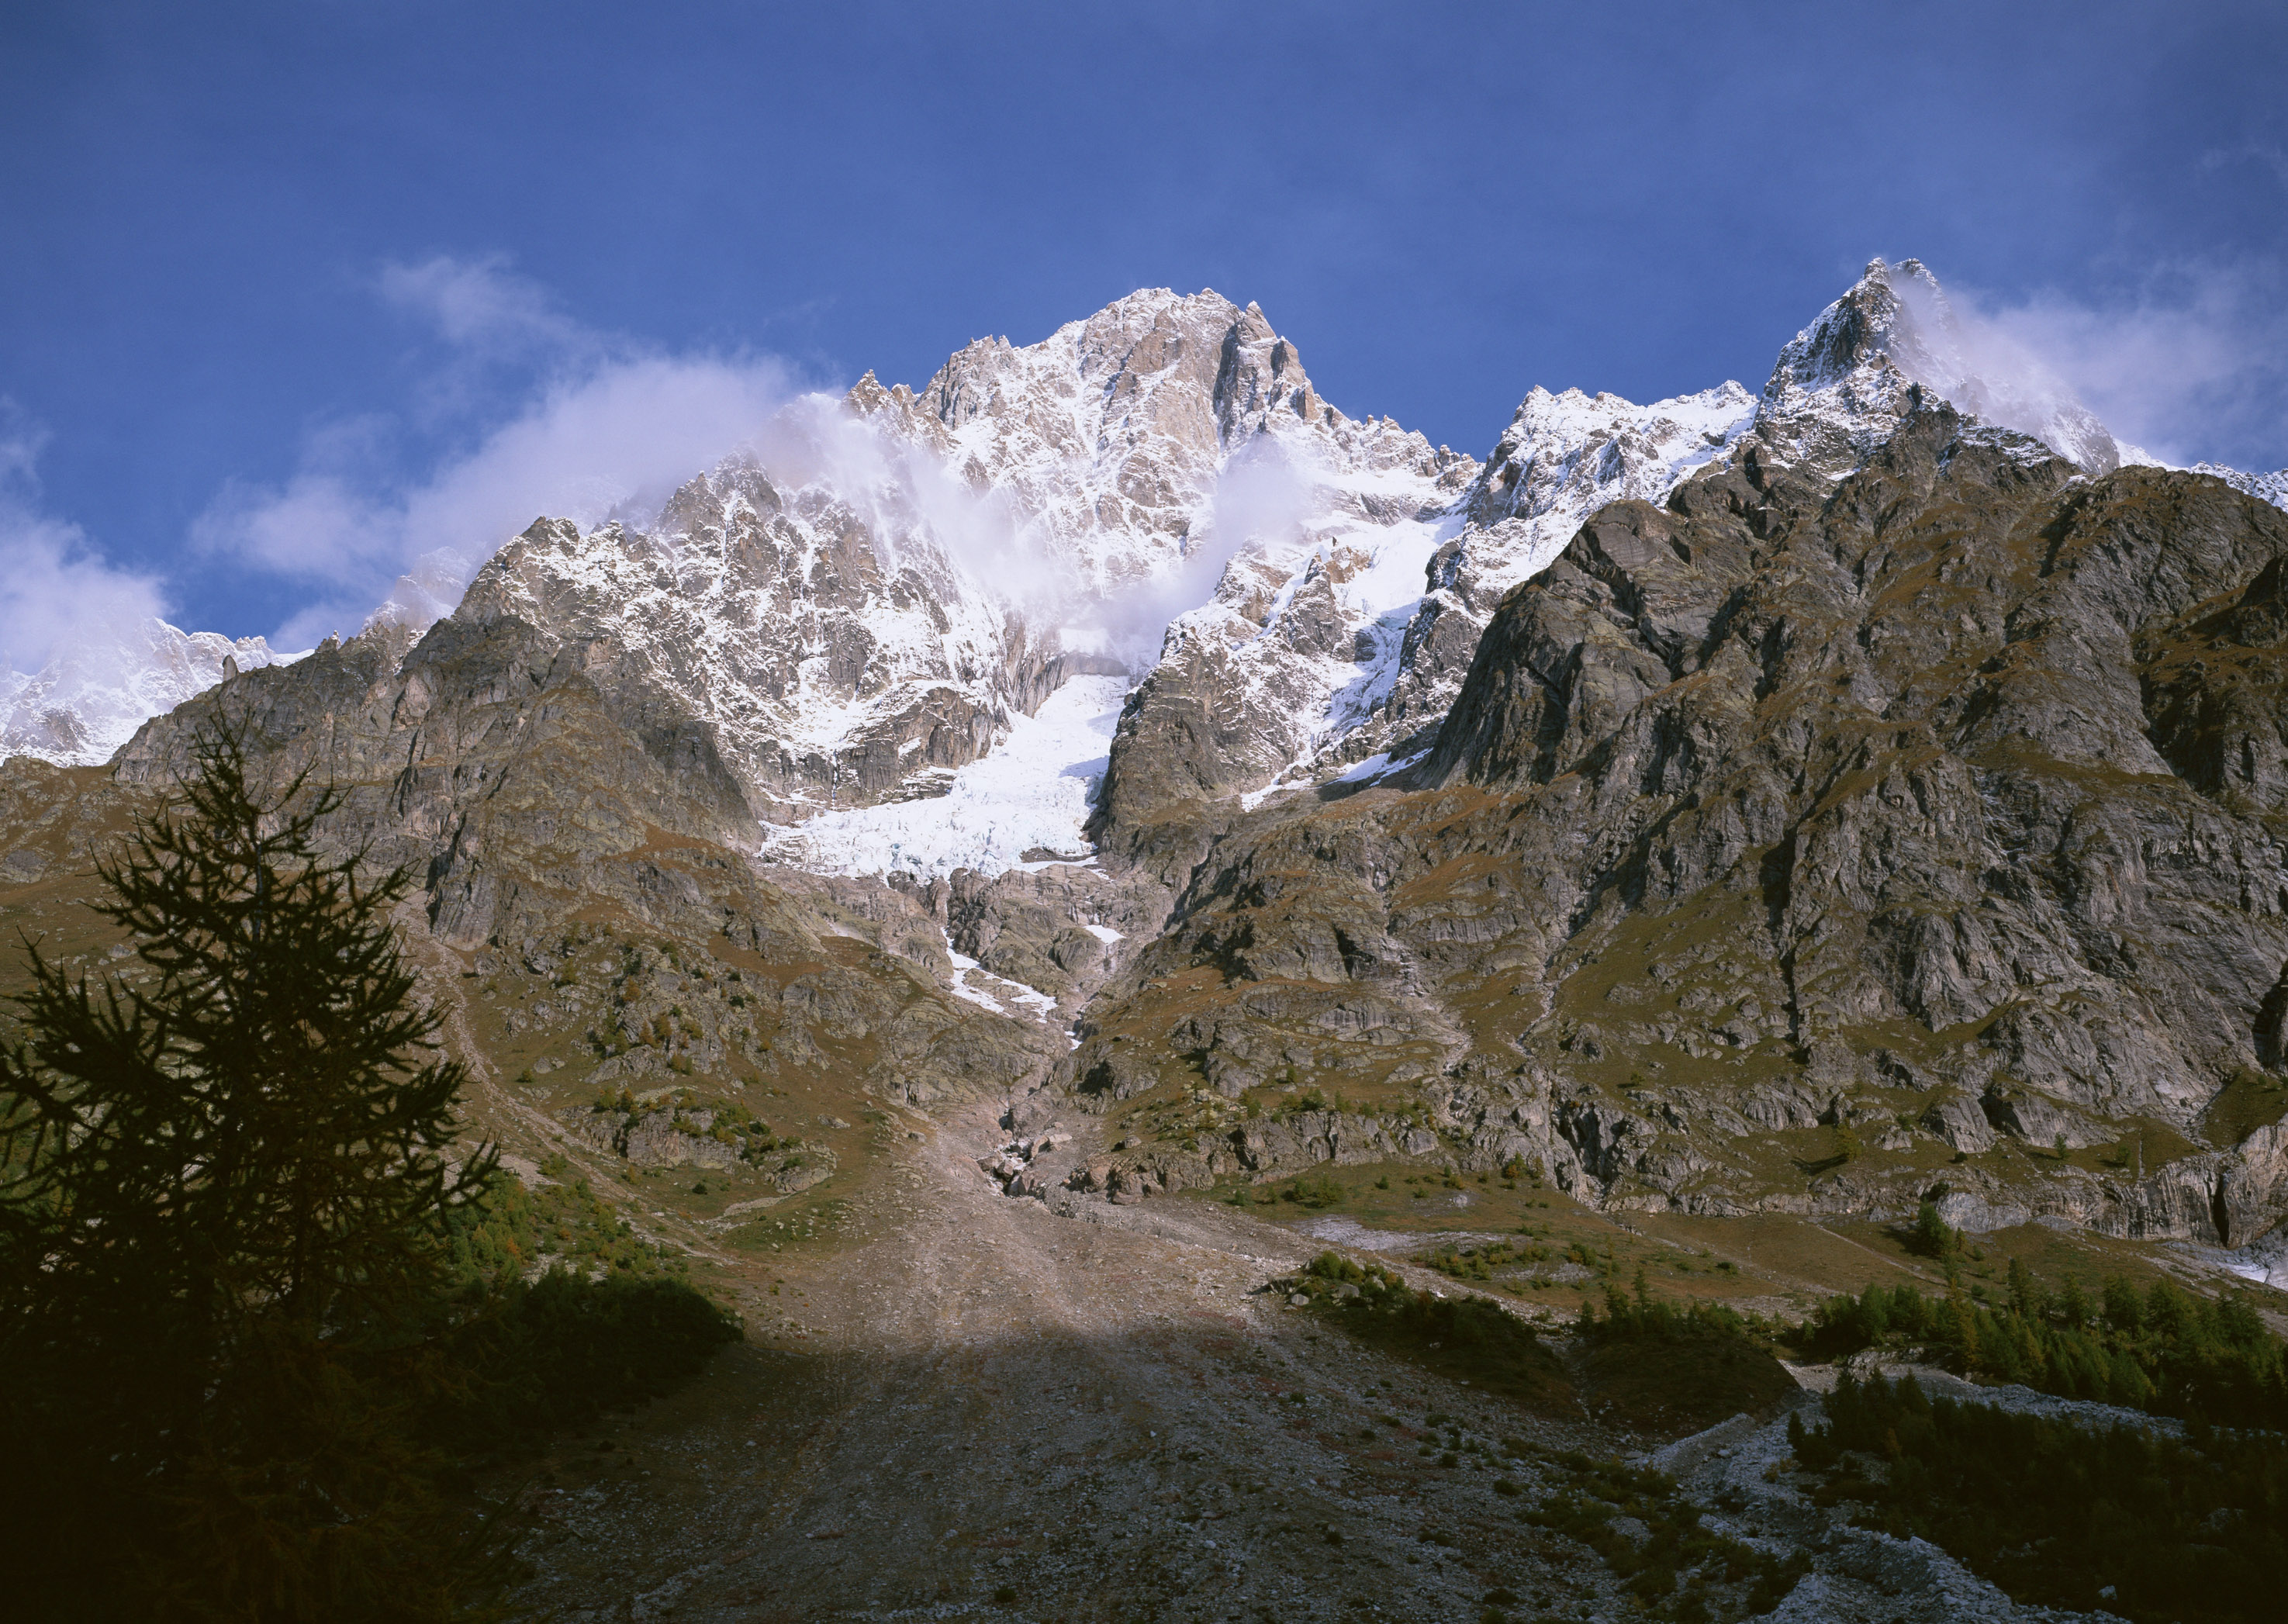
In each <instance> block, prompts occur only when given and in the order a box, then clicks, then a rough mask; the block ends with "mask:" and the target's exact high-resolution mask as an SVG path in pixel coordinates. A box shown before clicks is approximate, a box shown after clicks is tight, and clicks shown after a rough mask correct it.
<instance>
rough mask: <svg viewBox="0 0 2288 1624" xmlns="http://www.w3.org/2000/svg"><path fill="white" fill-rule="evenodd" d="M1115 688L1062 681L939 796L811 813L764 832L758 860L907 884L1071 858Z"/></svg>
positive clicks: (1106, 741)
mask: <svg viewBox="0 0 2288 1624" xmlns="http://www.w3.org/2000/svg"><path fill="white" fill-rule="evenodd" d="M1126 688H1127V683H1126V681H1125V680H1124V678H1121V677H1100V676H1099V677H1071V678H1069V679H1068V680H1067V681H1066V682H1065V684H1064V685H1062V686H1061V687H1060V688H1059V689H1058V690H1057V691H1056V692H1055V693H1053V694H1051V695H1050V696H1049V697H1048V698H1047V699H1046V700H1045V701H1043V702H1042V705H1041V707H1040V709H1038V710H1037V711H1036V712H1034V713H1033V714H1032V715H1031V716H1019V717H1015V718H1014V719H1013V721H1012V722H1011V724H1010V727H1009V732H1008V734H1007V736H1006V737H1005V739H1003V740H1002V741H1001V742H1000V743H999V744H998V745H997V747H996V748H995V749H993V750H992V751H991V752H990V753H989V754H987V755H985V756H982V757H979V758H978V759H976V760H974V761H972V762H969V763H967V764H965V765H963V766H961V767H958V768H956V769H954V770H953V771H952V772H949V773H947V774H946V775H945V782H944V793H943V794H942V795H940V796H933V797H931V798H929V799H926V800H917V801H898V802H893V803H890V804H886V805H880V806H864V807H852V808H848V809H846V810H840V811H831V812H816V813H814V814H813V815H812V816H811V817H810V818H809V819H808V820H806V821H805V822H803V823H801V824H799V825H798V826H796V827H794V828H787V829H773V830H769V831H767V833H766V836H765V841H764V846H763V852H764V855H766V856H767V857H769V858H771V859H772V860H775V861H779V862H783V863H788V864H790V865H792V866H794V867H800V868H804V869H807V870H808V871H810V872H811V873H814V874H859V875H865V874H872V875H886V874H891V873H899V872H902V873H906V874H910V875H914V876H915V877H916V878H918V879H933V878H935V877H937V876H939V875H949V874H951V873H952V872H953V871H954V870H955V869H957V868H973V869H975V870H977V871H978V872H979V873H981V874H985V875H995V874H1001V873H1004V872H1005V871H1007V870H1008V869H1011V868H1013V867H1018V866H1020V865H1021V864H1023V863H1025V862H1026V861H1027V857H1026V854H1027V853H1028V852H1049V853H1053V854H1055V855H1056V856H1059V857H1072V858H1077V857H1081V856H1083V855H1084V854H1085V853H1086V852H1088V850H1089V845H1088V842H1087V840H1086V838H1085V837H1084V836H1083V835H1082V832H1081V830H1082V826H1083V825H1084V823H1085V822H1086V821H1087V819H1088V812H1089V806H1090V803H1091V801H1092V798H1093V797H1094V796H1095V793H1096V787H1097V782H1098V780H1099V779H1100V778H1101V777H1102V775H1103V772H1104V765H1105V757H1106V752H1107V750H1108V748H1109V747H1110V745H1111V742H1112V730H1113V725H1114V723H1115V722H1116V721H1117V720H1118V719H1119V716H1120V701H1121V697H1122V695H1123V693H1124V692H1125V690H1126Z"/></svg>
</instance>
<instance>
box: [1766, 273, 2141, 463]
mask: <svg viewBox="0 0 2288 1624" xmlns="http://www.w3.org/2000/svg"><path fill="white" fill-rule="evenodd" d="M1918 385H1919V386H1920V387H1921V388H1922V389H1924V390H1926V391H1928V392H1933V393H1935V394H1938V395H1941V396H1943V397H1944V398H1945V399H1946V400H1949V401H1950V402H1951V403H1952V404H1953V405H1954V406H1955V407H1956V408H1958V409H1959V410H1960V411H1962V412H1964V413H1966V414H1967V415H1968V416H1974V417H1976V418H1978V419H1979V420H1980V421H1981V422H1983V423H1987V424H1993V425H1994V426H1996V427H1998V428H2005V429H2014V430H2016V431H2017V432H2020V433H2022V434H2028V435H2030V436H2032V437H2033V438H2035V439H2037V440H2041V441H2043V442H2044V443H2045V444H2046V445H2047V446H2048V447H2049V448H2051V449H2052V450H2054V451H2055V452H2056V453H2057V454H2058V455H2059V456H2063V457H2065V458H2067V459H2068V460H2070V461H2071V462H2073V463H2077V464H2078V465H2079V466H2081V467H2082V468H2084V469H2085V470H2087V471H2089V472H2091V473H2093V474H2096V473H2110V472H2112V471H2113V470H2114V469H2115V468H2117V467H2118V466H2119V465H2120V463H2121V452H2120V448H2119V447H2118V446H2117V445H2116V443H2115V441H2114V439H2113V436H2112V435H2111V434H2110V433H2109V432H2107V431H2106V427H2105V425H2104V424H2101V423H2100V422H2099V421H2098V420H2097V418H2096V417H2095V416H2093V415H2092V414H2091V413H2090V411H2089V409H2088V408H2086V407H2085V406H2083V405H2082V404H2081V402H2080V401H2079V400H2076V399H2075V398H2074V396H2073V392H2072V391H2071V390H2070V389H2069V388H2067V386H2066V385H2065V384H2063V383H2062V382H2061V381H2060V380H2059V379H2058V378H2057V377H2056V376H2054V375H2053V374H2051V373H2050V372H2049V371H2048V370H2047V369H2046V368H2044V367H2043V366H2042V365H2041V364H2040V363H2039V362H2038V360H2035V359H2034V357H2032V356H2031V355H2030V354H2028V353H2026V352H2024V351H2023V350H2022V349H2021V348H2019V347H2018V346H2016V345H2014V344H2012V343H2011V342H2010V341H2009V340H2008V339H2007V338H2006V337H2003V336H2002V335H2000V334H1998V333H1996V332H1994V331H1992V330H1991V329H1988V328H1986V327H1985V326H1983V325H1982V324H1979V323H1974V322H1969V321H1964V320H1962V319H1961V318H1960V317H1959V316H1958V313H1956V311H1955V308H1954V306H1953V305H1952V304H1951V303H1950V301H1949V300H1948V298H1947V297H1946V293H1945V290H1944V289H1942V288H1940V286H1939V284H1938V279H1937V278H1936V277H1934V276H1933V275H1932V274H1931V273H1930V272H1929V270H1928V269H1927V267H1925V266H1924V265H1923V264H1922V262H1921V261H1919V260H1915V259H1903V260H1901V261H1900V262H1899V263H1898V264H1897V265H1889V264H1887V263H1886V262H1884V261H1883V260H1881V259H1876V260H1873V261H1871V262H1870V263H1869V265H1868V266H1867V269H1866V272H1865V273H1864V274H1863V275H1862V276H1861V277H1860V279H1859V281H1857V282H1856V283H1855V284H1854V285H1853V287H1852V288H1851V289H1850V291H1849V292H1847V293H1846V294H1845V295H1844V296H1843V297H1841V298H1839V299H1838V300H1836V301H1835V303H1833V304H1832V305H1829V306H1828V307H1827V308H1826V309H1825V310H1823V311H1822V312H1821V313H1819V318H1818V320H1816V321H1814V322H1813V323H1812V324H1811V325H1810V326H1809V327H1807V328H1806V329H1803V331H1801V332H1799V333H1798V334H1797V335H1796V336H1795V337H1794V338H1793V339H1791V341H1790V342H1789V343H1788V345H1786V347H1785V348H1784V349H1782V350H1781V352H1780V355H1779V361H1778V364H1777V365H1776V366H1775V367H1774V368H1772V376H1771V378H1770V381H1769V382H1768V383H1767V384H1765V385H1764V394H1763V400H1762V401H1761V402H1760V405H1759V406H1758V408H1757V413H1756V429H1757V432H1758V434H1759V435H1760V437H1761V438H1762V439H1763V440H1764V441H1765V442H1766V443H1767V444H1768V445H1769V446H1771V447H1772V448H1773V449H1774V450H1776V451H1777V452H1778V453H1779V454H1780V455H1782V456H1786V457H1789V458H1790V459H1791V460H1795V461H1799V462H1804V463H1810V464H1811V465H1812V466H1814V467H1815V468H1818V469H1820V470H1822V471H1825V472H1829V473H1842V472H1844V471H1847V470H1849V469H1850V468H1852V467H1854V466H1855V465H1856V464H1857V463H1858V462H1859V461H1860V460H1861V459H1862V458H1863V457H1864V456H1867V454H1868V453H1870V452H1871V451H1872V450H1874V449H1875V448H1877V447H1879V446H1880V445H1881V444H1882V443H1883V442H1884V441H1885V440H1888V439H1889V438H1890V437H1891V434H1892V432H1893V431H1895V429H1896V428H1897V427H1898V425H1899V424H1900V422H1901V421H1902V420H1903V419H1904V418H1905V417H1906V416H1907V415H1908V413H1909V412H1910V411H1911V409H1912V401H1913V391H1914V389H1915V388H1916V387H1917V386H1918Z"/></svg>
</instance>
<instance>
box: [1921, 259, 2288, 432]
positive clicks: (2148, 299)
mask: <svg viewBox="0 0 2288 1624" xmlns="http://www.w3.org/2000/svg"><path fill="white" fill-rule="evenodd" d="M2284 281H2288V279H2284V277H2283V276H2282V275H2281V273H2279V271H2278V270H2277V269H2276V268H2271V267H2266V266H2262V265H2240V266H2234V267H2221V266H2216V265H2187V266H2178V267H2173V268H2171V269H2167V270H2164V271H2162V272H2159V273H2155V274H2153V275H2151V276H2149V277H2148V278H2147V279H2146V281H2144V283H2143V285H2142V286H2141V287H2139V288H2138V289H2135V290H2133V291H2132V292H2129V293H2126V294H2124V295H2122V296H2120V297H2116V298H2112V299H2108V300H2097V301H2093V300H2086V299H2077V298H2072V297H2068V296H2066V295H2064V294H2062V293H2057V292H2044V293H2038V294H2037V295H2035V296H2034V297H2030V298H2028V299H2025V300H2022V301H2021V302H2019V303H2016V304H2014V305H1998V304H1994V303H1992V302H1990V301H1984V300H1974V301H1973V302H1974V303H1975V304H1976V305H1978V306H1979V313H1980V315H1981V317H1982V320H1983V321H1985V322H1986V323H1988V324H1989V325H1990V326H1991V327H1992V328H1993V329H1995V330H1996V331H1998V333H1999V334H2001V335H2002V336H2003V337H2006V339H2007V340H2009V341H2010V342H2012V343H2014V344H2015V345H2019V346H2022V348H2023V349H2024V350H2026V351H2028V352H2030V353H2032V354H2034V355H2037V356H2039V357H2040V358H2041V360H2043V361H2044V362H2045V363H2046V365H2047V367H2048V368H2049V369H2050V370H2052V371H2054V372H2055V373H2056V374H2057V375H2058V376H2062V378H2063V379H2064V380H2065V381H2066V383H2067V384H2070V386H2071V387H2072V389H2073V392H2075V393H2076V394H2077V395H2078V396H2079V397H2080V398H2081V400H2083V401H2084V402H2085V404H2086V405H2087V406H2088V407H2089V408H2090V409H2091V410H2092V411H2093V412H2094V413H2096V414H2097V416H2099V417H2100V418H2101V419H2102V420H2103V422H2104V423H2105V424H2106V426H2107V427H2108V428H2109V429H2110V430H2112V432H2113V433H2114V434H2115V436H2116V437H2117V439H2120V440H2126V441H2130V442H2132V443H2133V444H2135V445H2138V446H2141V447H2142V448H2145V449H2146V450H2148V451H2150V452H2153V453H2154V454H2156V455H2157V456H2161V457H2163V458H2165V459H2166V460H2167V461H2169V462H2172V463H2193V462H2197V461H2200V460H2202V459H2204V458H2208V459H2211V460H2214V461H2218V462H2225V463H2236V464H2238V465H2240V466H2244V467H2253V468H2255V469H2257V470H2258V471H2268V470H2270V469H2273V468H2277V467H2280V466H2281V465H2283V464H2284V463H2288V302H2284V299H2283V293H2284V286H2283V284H2284ZM1949 292H1950V295H1953V296H1955V297H1956V298H1957V302H1958V304H1959V303H1961V302H1962V299H1963V297H1964V296H1962V295H1961V294H1960V293H1959V292H1958V290H1957V289H1953V288H1950V289H1949Z"/></svg>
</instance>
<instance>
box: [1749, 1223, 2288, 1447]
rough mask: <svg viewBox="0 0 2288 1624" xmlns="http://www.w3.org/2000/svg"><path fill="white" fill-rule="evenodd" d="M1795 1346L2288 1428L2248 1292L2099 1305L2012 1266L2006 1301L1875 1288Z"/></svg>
mask: <svg viewBox="0 0 2288 1624" xmlns="http://www.w3.org/2000/svg"><path fill="white" fill-rule="evenodd" d="M1794 1340H1795V1341H1796V1343H1797V1345H1798V1346H1799V1347H1800V1348H1801V1349H1803V1350H1804V1351H1807V1352H1809V1353H1811V1354H1814V1355H1815V1356H1817V1357H1821V1358H1829V1359H1832V1358H1836V1357H1839V1356H1841V1355H1844V1354H1848V1353H1855V1352H1857V1351H1860V1350H1861V1349H1863V1348H1879V1347H1901V1348H1911V1349H1917V1350H1919V1351H1921V1352H1922V1354H1923V1355H1924V1356H1925V1357H1926V1358H1927V1359H1931V1360H1933V1361H1934V1362H1936V1363H1939V1364H1942V1365H1944V1366H1946V1367H1949V1368H1950V1369H1954V1370H1958V1371H1961V1372H1964V1373H1965V1374H1972V1375H1983V1376H1989V1377H1991V1378H1993V1379H1994V1380H1997V1381H2002V1382H2022V1383H2024V1384H2025V1385H2026V1386H2029V1387H2032V1388H2036V1389H2038V1390H2041V1391H2044V1392H2050V1393H2056V1394H2058V1395H2060V1396H2061V1397H2063V1398H2084V1399H2090V1400H2093V1401H2096V1402H2101V1403H2106V1404H2117V1405H2122V1406H2127V1407H2129V1408H2133V1409H2144V1410H2151V1411H2154V1412H2156V1413H2157V1414H2165V1415H2176V1416H2181V1417H2184V1418H2186V1419H2188V1420H2195V1419H2198V1420H2205V1421H2208V1422H2213V1423H2215V1424H2218V1425H2237V1426H2249V1425H2255V1426H2265V1427H2272V1428H2276V1429H2288V1344H2284V1343H2283V1342H2282V1341H2281V1339H2280V1338H2279V1337H2277V1336H2275V1335H2272V1334H2271V1333H2270V1332H2269V1331H2268V1330H2267V1329H2266V1328H2265V1326H2264V1321H2263V1319H2261V1318H2260V1316H2259V1315H2258V1313H2257V1311H2256V1309H2255V1307H2254V1305H2253V1304H2252V1303H2250V1302H2249V1301H2248V1299H2247V1298H2246V1297H2245V1296H2244V1295H2243V1294H2241V1293H2238V1292H2233V1293H2228V1294H2227V1295H2224V1296H2222V1297H2218V1298H2206V1297H2198V1296H2195V1295H2192V1294H2190V1293H2189V1292H2187V1291H2185V1290H2184V1289H2183V1288H2182V1287H2179V1286H2176V1285H2174V1284H2173V1283H2172V1282H2170V1281H2168V1280H2157V1281H2155V1282H2154V1283H2153V1285H2152V1286H2151V1287H2149V1289H2148V1290H2147V1291H2146V1292H2144V1293H2143V1294H2140V1293H2139V1292H2138V1291H2137V1289H2136V1287H2133V1285H2131V1284H2130V1283H2129V1282H2128V1281H2126V1280H2123V1279H2108V1280H2106V1282H2105V1283H2104V1286H2103V1288H2102V1290H2101V1294H2100V1303H2099V1305H2096V1306H2093V1304H2091V1303H2090V1302H2089V1300H2088V1297H2087V1295H2086V1293H2085V1291H2084V1290H2083V1288H2082V1287H2081V1286H2080V1284H2079V1283H2078V1282H2070V1283H2069V1284H2068V1286H2067V1287H2066V1288H2065V1289H2064V1290H2062V1291H2061V1292H2057V1293H2046V1292H2044V1291H2042V1290H2041V1289H2040V1288H2039V1287H2038V1286H2037V1285H2036V1284H2035V1282H2034V1280H2033V1278H2032V1276H2031V1275H2030V1273H2029V1272H2028V1271H2027V1270H2026V1269H2025V1267H2024V1265H2023V1264H2019V1263H2016V1262H2014V1263H2013V1264H2012V1267H2011V1271H2010V1292H2009V1301H2008V1302H2006V1303H1994V1304H1979V1303H1974V1302H1972V1301H1971V1300H1970V1299H1969V1298H1967V1297H1966V1296H1963V1295H1960V1294H1954V1295H1947V1296H1930V1297H1926V1296H1924V1295H1922V1294H1921V1293H1919V1292H1918V1291H1917V1290H1916V1289H1915V1288H1914V1287H1911V1286H1896V1287H1889V1288H1886V1287H1882V1286H1879V1285H1877V1286H1870V1287H1867V1289H1866V1290H1865V1291H1864V1292H1863V1293H1862V1294H1861V1295H1858V1296H1856V1297H1849V1296H1839V1297H1831V1298H1830V1299H1828V1301H1827V1302H1825V1303H1823V1304H1821V1305H1820V1307H1819V1309H1818V1311H1816V1312H1815V1314H1814V1315H1813V1316H1812V1318H1811V1319H1809V1320H1808V1321H1807V1322H1806V1324H1805V1325H1804V1327H1803V1328H1802V1329H1801V1331H1800V1332H1799V1333H1797V1334H1796V1336H1795V1339H1794Z"/></svg>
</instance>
